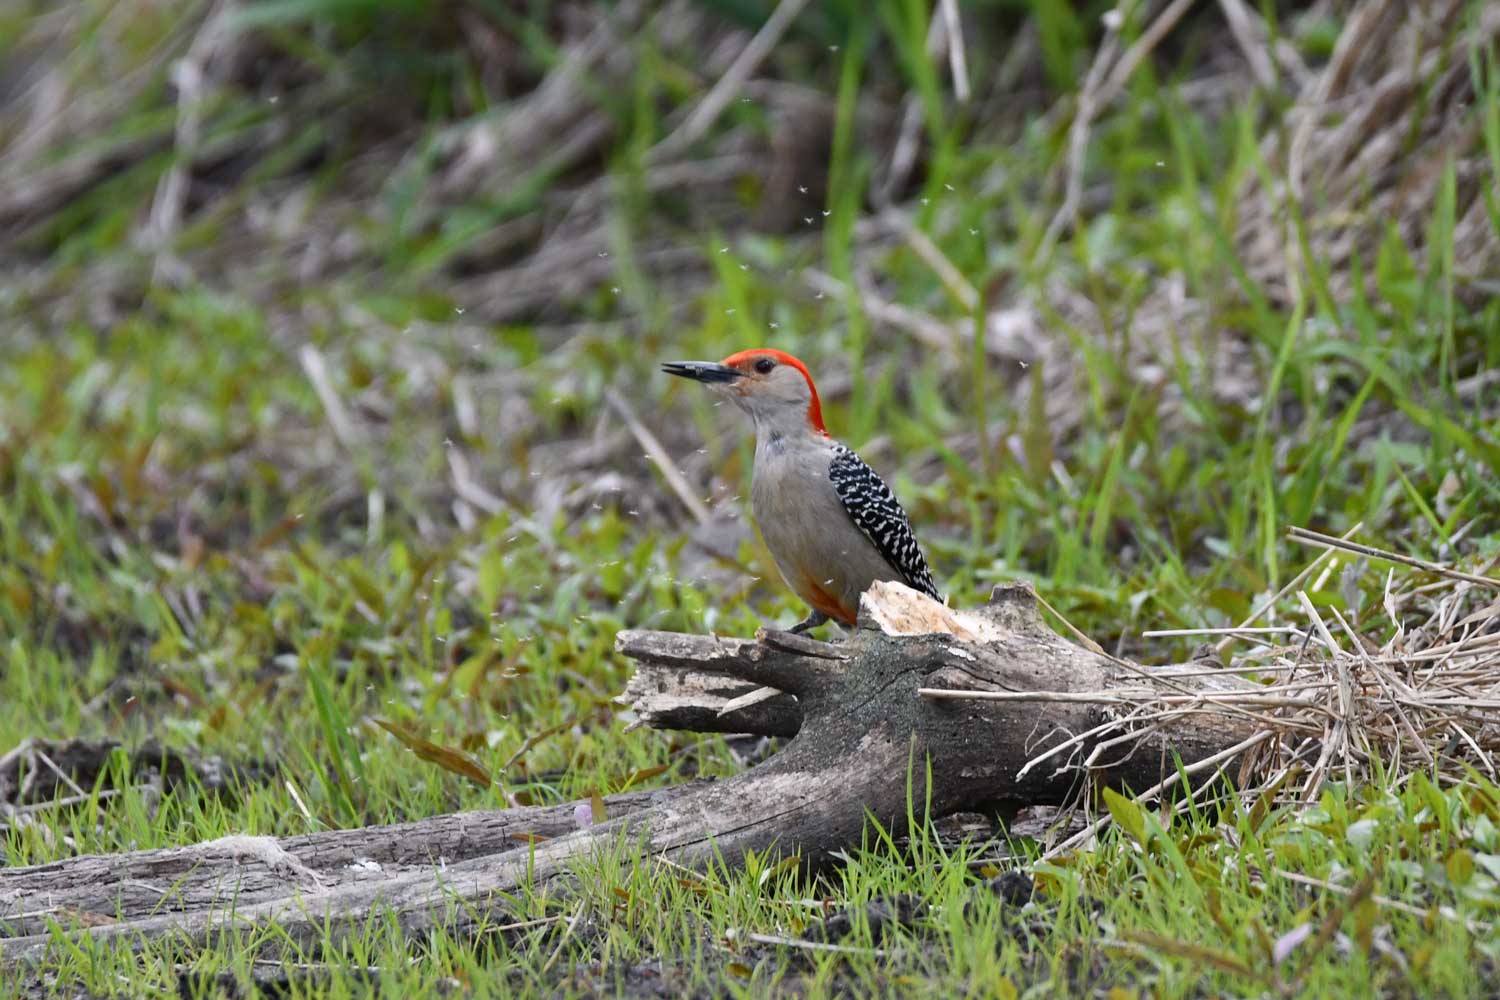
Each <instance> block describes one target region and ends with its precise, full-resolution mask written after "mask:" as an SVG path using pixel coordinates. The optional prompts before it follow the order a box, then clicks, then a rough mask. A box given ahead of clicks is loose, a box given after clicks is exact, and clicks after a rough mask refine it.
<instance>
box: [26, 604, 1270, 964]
mask: <svg viewBox="0 0 1500 1000" xmlns="http://www.w3.org/2000/svg"><path fill="white" fill-rule="evenodd" d="M616 647H617V649H619V650H620V652H622V653H623V654H624V655H626V656H628V657H630V658H631V659H633V660H635V661H636V663H637V672H636V676H635V677H634V678H633V679H632V680H631V682H630V686H629V688H628V689H627V695H626V698H628V699H629V700H630V703H631V706H632V709H633V711H634V713H635V716H636V718H637V719H638V720H640V721H641V722H644V723H646V724H649V725H652V726H656V727H659V728H681V727H690V728H693V729H698V730H700V731H711V732H724V731H742V732H743V731H750V732H758V733H766V734H774V735H782V736H788V735H790V736H792V739H790V741H789V742H788V743H787V745H786V746H785V747H784V748H783V749H782V750H781V751H780V752H779V753H777V754H776V755H774V756H773V757H771V758H770V759H769V760H767V761H765V762H764V763H762V764H760V765H759V766H757V767H754V768H752V769H751V770H749V771H747V772H745V773H744V774H741V775H738V776H736V777H734V778H731V779H729V780H727V781H719V782H702V783H694V784H689V785H685V786H680V787H676V788H669V789H663V790H660V791H657V792H652V793H646V794H640V795H637V796H631V797H625V798H618V799H615V800H611V802H610V805H609V809H610V814H611V816H612V817H614V818H611V819H610V820H609V821H608V822H605V823H602V824H599V825H596V826H593V827H591V828H589V829H586V830H576V831H574V827H575V826H576V821H575V820H574V818H573V809H574V807H573V806H563V807H558V808H557V809H552V810H545V809H544V810H512V811H509V812H501V813H483V814H473V815H471V816H458V817H443V818H441V819H440V820H429V821H423V823H417V824H403V825H402V826H400V827H384V828H374V829H372V830H366V831H346V832H343V833H339V834H317V835H314V836H313V837H312V838H290V839H286V840H280V841H276V840H271V839H269V838H228V839H226V840H222V841H215V842H213V843H211V844H206V845H198V846H197V847H195V848H181V849H177V851H176V852H173V851H165V852H163V851H156V852H140V853H136V854H129V855H122V856H119V857H115V858H99V857H93V858H77V859H72V860H69V861H65V862H60V863H58V864H55V865H44V866H38V867H35V868H27V869H17V870H13V871H10V872H0V928H3V933H5V934H8V935H10V937H9V938H8V939H7V938H4V937H0V955H3V956H4V958H5V959H6V960H16V959H28V958H36V957H39V956H40V955H42V954H44V953H45V950H46V949H47V948H48V947H50V946H52V943H53V942H54V941H55V939H54V938H53V937H51V936H49V935H46V934H43V933H41V931H42V928H43V926H44V925H45V924H46V923H47V922H49V921H52V920H56V921H58V922H60V923H67V922H68V921H69V920H72V921H73V922H74V923H81V924H84V925H85V926H82V927H79V928H77V929H76V930H75V931H74V932H75V933H78V934H87V935H90V936H93V937H97V938H111V937H124V938H125V939H127V940H131V941H139V940H144V939H150V938H154V937H160V936H165V935H173V936H179V937H184V938H186V939H188V940H195V941H202V940H204V939H206V938H208V937H211V936H213V935H216V934H220V933H223V932H225V931H226V930H229V929H235V930H239V929H243V928H245V927H247V926H257V925H265V924H269V923H275V924H276V925H277V926H278V927H279V928H280V930H281V932H282V934H283V935H284V937H283V940H288V939H289V940H291V941H293V942H297V943H299V944H316V943H317V942H319V941H322V940H326V939H327V938H328V937H330V936H332V937H337V936H338V934H339V933H340V932H341V930H340V929H341V928H347V927H350V926H354V925H355V924H356V923H357V922H358V921H359V920H361V919H363V918H365V917H367V916H368V915H369V914H371V913H372V912H376V911H386V912H390V913H393V914H395V916H396V917H397V919H399V921H400V922H401V925H402V927H403V928H404V929H405V930H406V931H407V932H408V933H412V934H416V933H420V932H421V931H423V930H425V929H427V928H430V927H432V926H434V925H435V924H437V923H442V924H444V925H449V926H452V925H464V924H473V923H474V922H475V921H477V920H482V919H484V917H485V915H486V914H487V913H488V912H490V911H492V910H493V909H495V908H496V907H499V906H503V905H504V904H503V900H504V895H503V894H508V893H512V892H515V891H516V890H518V889H521V888H523V887H527V886H535V887H540V888H542V889H546V888H547V887H548V886H549V885H552V886H554V887H555V888H556V889H557V891H566V890H567V884H566V880H565V878H564V876H565V875H566V873H567V872H568V871H569V870H570V865H571V862H573V861H574V860H576V859H577V858H579V857H583V856H587V855H588V854H590V853H591V852H593V851H595V850H597V849H600V848H601V847H603V846H608V845H613V844H615V843H617V842H618V838H620V837H622V836H623V837H626V838H628V839H631V840H634V841H635V842H637V843H638V844H639V845H640V847H641V849H642V851H643V852H644V853H645V854H647V855H649V856H661V857H666V858H670V859H672V860H673V861H675V862H677V863H679V864H684V865H689V866H703V865H706V864H709V863H710V862H712V861H714V860H715V859H723V860H725V861H728V862H729V863H734V862H735V861H737V860H738V859H739V858H742V857H743V856H744V854H745V852H746V851H749V850H754V851H757V852H764V851H767V850H779V851H782V852H785V853H787V854H797V855H799V856H800V857H801V858H802V860H803V862H804V864H805V865H807V866H809V867H814V866H817V865H819V864H821V863H823V862H825V861H827V860H828V859H829V858H830V857H831V856H832V855H833V854H835V853H836V852H838V851H840V850H842V849H844V848H846V847H848V846H849V845H851V844H856V843H858V842H859V839H860V835H861V833H862V831H863V829H864V826H865V824H866V823H867V821H868V819H869V818H870V817H873V818H874V819H876V820H877V821H879V822H881V823H882V824H885V825H886V826H887V827H888V828H890V829H894V830H898V831H899V830H901V829H904V827H905V824H906V819H907V808H908V805H907V804H908V802H909V801H917V802H921V801H924V800H925V801H930V802H931V804H932V808H933V810H934V811H935V812H936V813H938V814H942V813H947V812H951V811H954V810H958V809H962V808H965V807H974V806H976V805H979V804H983V803H993V802H998V801H1012V802H1057V801H1061V800H1063V799H1064V798H1066V797H1067V796H1069V795H1072V794H1076V792H1077V790H1078V789H1079V788H1080V786H1081V779H1084V778H1086V779H1087V780H1088V781H1091V782H1095V783H1108V784H1112V785H1128V786H1132V787H1135V788H1145V787H1147V786H1150V785H1154V784H1156V783H1157V782H1158V781H1159V780H1160V779H1161V778H1162V776H1163V774H1164V773H1166V772H1168V771H1170V770H1171V769H1172V768H1173V767H1175V762H1174V759H1173V758H1174V755H1176V756H1177V757H1180V758H1181V759H1182V760H1183V762H1184V763H1188V764H1191V763H1192V762H1194V761H1196V760H1200V759H1203V758H1206V757H1209V756H1211V755H1212V754H1215V753H1220V752H1222V751H1224V750H1226V749H1227V748H1230V747H1233V746H1234V745H1236V744H1237V743H1239V742H1241V741H1243V740H1244V739H1246V738H1247V737H1248V736H1249V735H1251V734H1253V733H1254V732H1256V731H1257V722H1256V720H1255V719H1254V718H1253V717H1251V716H1250V715H1249V714H1248V713H1247V712H1245V711H1244V710H1243V709H1240V708H1238V707H1237V706H1236V705H1234V704H1233V701H1234V699H1235V698H1243V697H1247V696H1249V695H1251V694H1252V693H1253V692H1254V690H1255V688H1254V685H1250V684H1248V683H1246V682H1244V681H1241V680H1239V679H1237V678H1233V677H1227V678H1226V677H1212V676H1206V672H1205V671H1204V670H1202V669H1201V667H1199V668H1197V669H1192V670H1181V669H1179V670H1172V669H1170V668H1168V669H1159V670H1152V669H1148V668H1144V667H1140V666H1138V665H1135V664H1132V663H1128V662H1126V661H1123V660H1117V659H1113V658H1111V657H1108V656H1105V655H1103V654H1101V653H1098V652H1094V651H1091V650H1088V649H1085V648H1083V647H1082V646H1079V645H1077V644H1074V643H1072V642H1069V641H1068V640H1066V639H1064V638H1062V637H1061V636H1058V635H1057V634H1055V633H1054V632H1052V631H1051V630H1050V629H1049V628H1047V627H1046V625H1045V624H1044V623H1043V622H1042V620H1041V617H1040V615H1039V614H1038V612H1037V609H1036V605H1035V599H1034V596H1033V595H1032V593H1031V592H1030V590H1029V589H1028V588H1024V587H1008V588H1000V589H997V590H996V592H995V595H994V596H993V597H992V599H991V601H990V603H989V604H988V605H987V606H986V607H984V608H982V609H980V610H978V611H975V612H959V611H954V610H952V609H949V608H946V607H944V606H942V605H939V604H937V603H936V602H934V601H931V600H930V599H928V598H926V597H924V596H922V595H920V594H918V593H916V592H915V591H912V590H910V589H908V588H905V587H902V586H900V585H899V584H877V585H876V586H875V587H873V588H872V589H871V591H870V592H869V593H867V594H866V595H865V597H864V600H863V602H862V604H861V615H860V622H859V628H858V629H857V631H856V632H855V634H854V635H853V636H851V637H850V638H849V639H848V640H847V641H845V642H843V643H842V644H838V645H834V644H829V643H823V642H818V641H817V640H813V639H809V638H807V637H805V636H797V635H790V634H787V633H780V632H765V633H762V635H761V636H760V637H758V638H757V639H754V640H745V639H728V638H721V637H716V636H697V635H682V634H677V633H668V632H651V631H627V632H622V633H621V634H620V636H619V637H618V639H617V642H616ZM766 685H770V686H773V687H775V688H777V689H779V690H780V691H782V692H785V693H782V694H773V693H769V692H768V693H767V694H768V695H769V696H767V697H761V696H759V695H756V696H755V697H748V698H747V697H745V696H746V695H751V694H752V693H754V692H756V691H757V689H759V688H761V687H763V686H766ZM934 690H936V691H940V692H945V694H943V695H942V696H941V697H933V696H931V692H932V691H934ZM1160 690H1166V691H1170V692H1173V693H1174V694H1175V695H1177V696H1178V697H1177V698H1175V699H1174V700H1172V701H1171V702H1170V703H1169V704H1170V705H1171V706H1172V707H1170V708H1166V709H1159V710H1157V711H1156V712H1155V713H1154V718H1153V720H1152V722H1151V724H1150V725H1144V724H1142V722H1141V720H1140V718H1139V714H1140V713H1138V712H1134V711H1132V710H1131V706H1132V705H1136V706H1138V705H1139V704H1140V701H1141V699H1143V698H1149V697H1151V695H1152V693H1153V692H1156V691H1160ZM924 691H925V692H928V694H927V696H924V694H923V693H922V692H924ZM952 692H958V693H960V695H962V694H963V693H965V692H991V693H992V692H1013V693H1023V692H1031V693H1032V696H1030V697H1027V698H1026V700H1021V699H1018V698H1015V697H1012V698H1006V699H1004V700H974V699H970V698H968V697H955V696H954V695H953V694H952ZM1226 693H1227V694H1226ZM726 705H728V706H731V708H732V711H729V712H723V709H724V708H725V706H726ZM735 705H739V706H743V707H734V706H735ZM721 713H722V714H721ZM1043 755H1049V756H1048V757H1047V760H1046V761H1045V762H1043V763H1041V764H1039V765H1038V766H1028V763H1029V762H1032V761H1035V760H1036V759H1037V758H1039V757H1041V756H1043ZM424 824H435V825H432V826H424ZM476 830H478V831H482V832H476ZM568 831H573V832H568ZM520 833H529V834H538V835H541V836H550V837H553V838H554V839H549V840H545V841H542V842H539V843H528V844H527V845H525V846H523V847H515V848H510V849H507V847H508V844H509V841H510V840H512V839H513V838H515V837H516V836H517V835H518V834H520ZM319 838H322V839H319ZM414 838H417V839H414ZM360 859H368V861H362V860H360ZM377 868H378V870H376V869H377ZM140 884H145V885H146V886H147V889H145V890H143V889H141V888H140ZM159 889H164V890H166V891H162V892H158V891H157V890H159ZM89 915H96V916H104V917H112V918H114V919H115V920H116V921H117V922H115V923H112V924H107V925H104V926H89V925H90V924H93V923H96V922H97V921H91V920H89V919H87V918H88V916H89Z"/></svg>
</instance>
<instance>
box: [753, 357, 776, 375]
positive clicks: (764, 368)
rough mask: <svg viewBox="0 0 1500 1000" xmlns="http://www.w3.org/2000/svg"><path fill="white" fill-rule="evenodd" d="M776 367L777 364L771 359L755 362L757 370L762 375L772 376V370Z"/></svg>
mask: <svg viewBox="0 0 1500 1000" xmlns="http://www.w3.org/2000/svg"><path fill="white" fill-rule="evenodd" d="M775 367H776V362H775V361H772V360H771V359H770V358H761V359H760V360H759V361H757V362H755V370H756V371H758V372H760V373H761V374H762V375H768V374H770V372H771V369H772V368H775Z"/></svg>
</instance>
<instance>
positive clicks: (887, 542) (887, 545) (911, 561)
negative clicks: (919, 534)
mask: <svg viewBox="0 0 1500 1000" xmlns="http://www.w3.org/2000/svg"><path fill="white" fill-rule="evenodd" d="M828 478H829V479H831V480H833V488H834V491H835V492H837V493H838V495H839V499H840V500H841V501H843V504H844V509H845V510H847V511H848V512H849V516H850V517H851V518H853V520H854V523H855V524H856V525H858V526H859V530H860V531H862V532H864V534H865V537H866V538H868V539H869V540H870V542H871V544H873V545H874V546H875V548H877V549H879V550H880V554H881V555H882V556H884V557H885V561H886V562H888V563H890V564H891V568H892V569H894V570H896V572H898V573H900V574H901V577H902V579H903V580H904V581H905V582H906V584H907V586H909V587H911V588H912V589H913V590H920V591H921V592H922V593H924V594H926V595H928V596H929V597H931V598H933V599H935V600H942V598H941V597H939V596H938V592H937V584H935V583H933V582H932V572H931V571H930V570H928V568H927V560H926V559H924V558H923V557H922V549H921V547H920V546H918V545H917V538H916V536H915V535H913V534H912V530H911V522H910V521H909V520H907V518H906V511H904V510H902V509H901V504H900V503H898V502H897V501H896V495H895V494H894V493H892V492H891V488H890V487H889V486H887V485H886V484H885V483H884V482H882V481H881V479H880V477H879V476H877V475H876V474H875V470H874V469H872V468H870V467H869V466H868V465H866V464H865V463H864V461H863V460H862V459H861V458H860V457H859V456H858V455H856V454H854V452H852V451H850V450H849V449H848V448H846V447H845V446H844V445H839V446H838V450H837V451H836V452H835V453H834V456H833V461H832V462H831V463H830V464H829V466H828Z"/></svg>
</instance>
